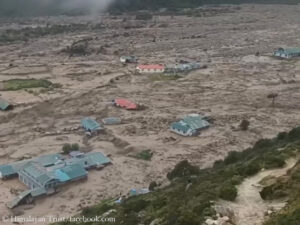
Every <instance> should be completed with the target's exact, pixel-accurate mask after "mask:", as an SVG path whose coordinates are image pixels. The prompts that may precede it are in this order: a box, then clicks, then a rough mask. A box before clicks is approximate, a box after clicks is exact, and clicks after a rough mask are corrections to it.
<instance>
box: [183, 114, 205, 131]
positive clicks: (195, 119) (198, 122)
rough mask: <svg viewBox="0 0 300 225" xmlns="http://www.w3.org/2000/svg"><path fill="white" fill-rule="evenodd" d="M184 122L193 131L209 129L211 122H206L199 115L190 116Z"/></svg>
mask: <svg viewBox="0 0 300 225" xmlns="http://www.w3.org/2000/svg"><path fill="white" fill-rule="evenodd" d="M182 121H183V122H185V123H186V124H188V126H189V127H190V128H191V129H192V130H198V129H203V128H206V127H209V122H207V121H206V120H204V119H203V117H202V116H200V115H198V114H195V115H188V116H186V117H184V118H183V120H182Z"/></svg>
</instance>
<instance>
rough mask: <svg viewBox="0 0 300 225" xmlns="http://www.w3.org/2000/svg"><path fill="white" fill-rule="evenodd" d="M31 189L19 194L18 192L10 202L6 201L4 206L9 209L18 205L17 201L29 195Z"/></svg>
mask: <svg viewBox="0 0 300 225" xmlns="http://www.w3.org/2000/svg"><path fill="white" fill-rule="evenodd" d="M30 193H31V190H26V191H23V192H22V193H21V194H19V195H18V196H17V197H16V198H14V199H13V200H12V201H11V202H9V203H7V204H6V206H7V207H8V208H10V209H12V208H14V207H16V206H17V205H19V203H20V202H21V201H22V200H24V199H25V198H26V197H27V196H28V195H30Z"/></svg>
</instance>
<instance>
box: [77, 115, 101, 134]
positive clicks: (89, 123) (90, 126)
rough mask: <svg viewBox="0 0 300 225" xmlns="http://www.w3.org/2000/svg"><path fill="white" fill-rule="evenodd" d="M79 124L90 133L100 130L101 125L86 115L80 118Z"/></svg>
mask: <svg viewBox="0 0 300 225" xmlns="http://www.w3.org/2000/svg"><path fill="white" fill-rule="evenodd" d="M81 125H82V127H83V128H84V129H85V130H86V131H87V132H91V133H95V132H96V133H97V132H98V131H100V130H102V127H101V126H100V124H99V123H98V122H97V121H96V120H93V119H91V118H88V117H87V118H84V119H82V120H81Z"/></svg>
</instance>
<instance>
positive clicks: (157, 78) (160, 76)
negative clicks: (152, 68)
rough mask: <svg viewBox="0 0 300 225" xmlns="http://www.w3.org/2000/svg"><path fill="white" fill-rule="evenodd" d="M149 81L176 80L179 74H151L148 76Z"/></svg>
mask: <svg viewBox="0 0 300 225" xmlns="http://www.w3.org/2000/svg"><path fill="white" fill-rule="evenodd" d="M149 78H150V80H151V81H168V80H177V79H179V78H181V76H179V75H173V74H172V75H168V74H151V75H150V76H149Z"/></svg>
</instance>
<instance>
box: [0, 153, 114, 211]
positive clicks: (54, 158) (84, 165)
mask: <svg viewBox="0 0 300 225" xmlns="http://www.w3.org/2000/svg"><path fill="white" fill-rule="evenodd" d="M110 163H111V161H110V159H109V158H108V157H106V156H104V155H103V154H102V153H101V152H90V153H86V154H84V153H82V152H76V153H74V154H71V155H70V156H69V157H63V156H62V155H60V154H51V155H44V156H41V157H36V158H32V159H27V160H23V161H18V162H14V163H11V164H6V165H0V178H1V179H8V178H11V177H13V176H17V177H19V180H20V181H21V182H22V183H24V184H25V185H26V186H27V187H28V189H29V192H23V193H21V194H20V195H19V196H18V197H17V198H16V199H14V200H13V201H12V202H10V203H9V204H7V206H8V207H9V208H13V207H15V206H17V205H18V204H21V203H24V202H25V203H26V202H28V201H29V202H31V199H32V198H36V197H39V196H42V195H47V194H51V193H54V192H56V189H57V187H59V186H60V185H63V184H65V183H67V182H72V181H76V180H80V179H85V178H87V175H88V172H87V171H88V170H89V169H93V168H102V167H104V166H106V165H108V164H110Z"/></svg>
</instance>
